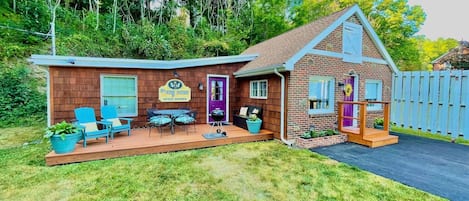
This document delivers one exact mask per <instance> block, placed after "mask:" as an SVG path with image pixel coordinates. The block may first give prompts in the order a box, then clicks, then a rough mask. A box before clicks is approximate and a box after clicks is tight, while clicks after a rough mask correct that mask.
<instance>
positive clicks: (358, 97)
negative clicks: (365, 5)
mask: <svg viewBox="0 0 469 201" xmlns="http://www.w3.org/2000/svg"><path fill="white" fill-rule="evenodd" d="M249 54H258V55H259V56H258V57H257V58H256V59H254V60H253V61H250V62H249V63H247V64H246V65H244V66H243V67H242V68H241V69H239V70H238V71H236V72H235V73H234V75H235V77H236V79H237V81H238V86H240V87H241V89H240V92H241V93H239V97H236V98H235V100H236V101H235V103H239V105H238V106H241V105H243V104H249V105H261V106H262V107H263V108H265V109H264V114H263V116H264V121H265V123H264V127H265V128H268V129H270V130H273V131H276V133H277V134H280V136H278V135H277V136H276V137H277V138H282V137H283V138H284V139H283V140H284V141H285V140H291V139H295V138H298V137H299V136H300V135H301V134H303V133H304V132H305V131H307V130H309V129H310V128H314V129H316V130H323V129H333V128H335V127H337V126H336V124H337V116H338V111H337V109H338V105H337V101H340V100H345V101H363V100H369V101H390V100H391V86H392V74H393V73H395V72H397V71H398V70H397V67H396V65H395V64H394V62H393V61H392V59H391V57H390V56H389V54H388V52H387V51H386V49H385V48H384V46H383V44H382V42H381V41H380V40H379V38H378V36H377V34H376V33H375V32H374V30H373V28H372V27H371V25H370V23H369V22H368V20H367V19H366V17H365V15H364V14H363V12H362V11H361V10H360V8H359V7H358V6H357V5H355V6H352V7H350V8H347V9H344V10H342V11H339V12H336V13H333V14H332V15H330V16H327V17H324V18H321V19H318V20H316V21H314V22H312V23H310V24H307V25H304V26H302V27H299V28H296V29H293V30H291V31H289V32H286V33H284V34H281V35H279V36H277V37H274V38H272V39H269V40H267V41H264V42H262V43H259V44H257V45H255V46H252V47H250V48H248V49H247V50H246V51H244V52H243V53H242V55H249ZM258 83H266V84H265V85H259V84H258ZM255 86H265V89H264V88H260V89H259V88H258V89H256V88H255ZM256 90H257V91H259V92H258V93H256ZM262 91H266V93H261V92H262ZM253 94H262V95H261V96H253ZM367 109H368V111H377V112H381V110H382V107H381V105H368V107H367ZM347 112H348V113H350V114H348V115H350V116H354V117H356V116H357V115H358V114H357V108H354V107H352V108H349V109H348V111H346V113H347ZM368 122H370V121H368ZM344 124H345V123H344ZM349 124H350V125H351V124H356V122H349ZM346 126H347V125H346Z"/></svg>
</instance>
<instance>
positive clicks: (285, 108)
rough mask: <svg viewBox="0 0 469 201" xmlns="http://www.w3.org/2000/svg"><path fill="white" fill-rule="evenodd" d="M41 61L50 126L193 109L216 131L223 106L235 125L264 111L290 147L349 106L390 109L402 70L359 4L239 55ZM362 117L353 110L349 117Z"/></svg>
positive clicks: (266, 122)
mask: <svg viewBox="0 0 469 201" xmlns="http://www.w3.org/2000/svg"><path fill="white" fill-rule="evenodd" d="M31 61H32V62H33V63H35V64H37V65H42V66H47V69H48V89H49V93H48V106H49V107H48V108H49V112H48V116H49V123H51V122H52V123H55V122H58V121H62V120H72V119H73V118H74V115H73V109H74V108H76V107H81V106H91V107H94V108H96V109H98V110H99V108H100V106H101V105H107V104H114V105H118V106H119V113H120V115H122V116H128V117H133V118H134V119H136V120H135V125H134V126H141V125H144V124H145V122H146V109H148V108H154V107H156V108H179V107H190V108H192V109H195V110H197V111H198V116H197V121H198V123H206V122H211V121H213V120H212V119H211V118H210V115H209V113H210V111H212V110H213V109H215V108H221V109H223V110H225V111H226V116H225V119H224V120H225V121H232V116H231V115H232V114H233V113H234V112H235V111H238V110H239V108H240V107H241V106H244V105H256V106H259V107H261V108H262V109H263V125H262V127H263V128H265V129H268V130H271V131H273V132H274V136H275V137H276V138H278V139H281V140H282V141H284V142H285V143H287V144H291V140H294V139H295V138H297V137H299V136H300V135H301V134H302V133H304V132H305V131H307V130H309V129H310V128H311V127H314V128H315V129H317V130H322V129H328V128H335V127H336V124H337V115H338V111H337V108H338V106H337V101H339V100H348V101H359V100H376V101H390V98H391V86H392V85H391V84H392V83H391V82H392V81H391V79H392V74H393V73H394V72H396V71H397V68H396V66H395V64H394V63H393V61H392V59H391V58H390V56H389V54H388V53H387V51H386V49H385V48H384V46H383V44H382V42H381V41H380V40H379V38H378V36H377V35H376V33H375V32H374V31H373V29H372V27H371V25H370V23H369V22H368V21H367V19H366V17H365V15H364V14H363V12H362V11H361V10H360V8H359V7H358V6H357V5H355V6H352V7H349V8H347V9H344V10H342V11H339V12H336V13H334V14H332V15H330V16H327V17H324V18H321V19H319V20H317V21H314V22H312V23H310V24H307V25H304V26H302V27H299V28H296V29H293V30H291V31H289V32H287V33H284V34H281V35H279V36H277V37H274V38H272V39H269V40H267V41H264V42H262V43H259V44H257V45H255V46H252V47H250V48H248V49H247V50H246V51H244V52H243V53H242V54H240V55H236V56H227V57H214V58H203V59H189V60H174V61H153V60H135V59H109V58H89V57H74V56H46V55H33V56H32V57H31ZM180 89H182V90H183V91H181V90H180ZM368 110H370V111H373V110H374V111H378V112H379V111H381V110H382V108H381V106H380V105H369V106H368ZM356 111H357V110H356V109H354V108H349V109H348V113H350V114H349V115H353V116H356V115H357V114H356ZM97 113H98V114H99V111H98V112H97ZM349 124H350V125H352V124H356V122H349Z"/></svg>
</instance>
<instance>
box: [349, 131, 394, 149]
mask: <svg viewBox="0 0 469 201" xmlns="http://www.w3.org/2000/svg"><path fill="white" fill-rule="evenodd" d="M348 141H349V142H353V143H357V144H361V145H365V146H368V147H370V148H375V147H381V146H386V145H390V144H396V143H398V141H399V137H398V136H395V135H386V136H379V135H378V136H376V135H366V136H362V135H359V134H348Z"/></svg>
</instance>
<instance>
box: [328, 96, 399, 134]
mask: <svg viewBox="0 0 469 201" xmlns="http://www.w3.org/2000/svg"><path fill="white" fill-rule="evenodd" d="M337 103H338V105H339V108H338V109H339V111H338V125H337V129H339V131H341V132H342V128H343V127H344V125H343V119H359V121H360V128H359V131H360V133H361V134H363V133H364V131H365V126H366V114H367V110H366V105H368V104H369V103H374V104H383V105H384V108H383V117H384V118H383V120H384V126H383V129H384V131H389V105H390V102H388V101H357V102H353V101H337ZM344 104H352V105H360V108H359V110H360V116H359V117H358V118H356V117H353V116H352V117H350V116H344V106H343V105H344Z"/></svg>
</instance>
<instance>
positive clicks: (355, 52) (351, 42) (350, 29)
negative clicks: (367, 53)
mask: <svg viewBox="0 0 469 201" xmlns="http://www.w3.org/2000/svg"><path fill="white" fill-rule="evenodd" d="M362 35H363V28H362V26H360V25H358V24H354V23H350V22H345V23H344V29H343V32H342V51H343V52H342V53H343V55H344V58H343V61H345V62H351V63H362Z"/></svg>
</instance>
